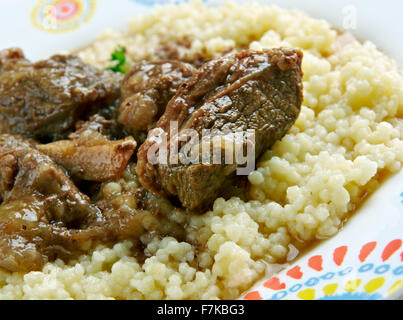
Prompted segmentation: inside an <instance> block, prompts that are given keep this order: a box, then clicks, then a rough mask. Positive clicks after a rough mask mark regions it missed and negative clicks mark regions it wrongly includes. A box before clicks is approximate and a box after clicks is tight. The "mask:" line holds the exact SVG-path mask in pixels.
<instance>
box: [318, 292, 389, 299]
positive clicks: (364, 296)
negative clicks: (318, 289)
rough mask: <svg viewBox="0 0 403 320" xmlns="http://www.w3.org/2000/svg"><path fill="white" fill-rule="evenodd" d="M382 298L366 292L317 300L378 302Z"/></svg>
mask: <svg viewBox="0 0 403 320" xmlns="http://www.w3.org/2000/svg"><path fill="white" fill-rule="evenodd" d="M379 299H382V296H381V295H380V294H378V293H375V294H368V293H366V292H354V293H353V292H345V293H342V294H336V295H334V296H324V297H322V298H319V299H318V300H379Z"/></svg>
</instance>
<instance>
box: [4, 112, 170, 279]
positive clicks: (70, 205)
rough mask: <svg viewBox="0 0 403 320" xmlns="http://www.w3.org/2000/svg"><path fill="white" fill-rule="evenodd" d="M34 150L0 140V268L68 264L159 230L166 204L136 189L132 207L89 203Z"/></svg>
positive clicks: (15, 139)
mask: <svg viewBox="0 0 403 320" xmlns="http://www.w3.org/2000/svg"><path fill="white" fill-rule="evenodd" d="M98 120H99V121H100V119H98ZM92 124H93V125H94V123H92ZM82 127H83V128H85V127H86V125H84V124H83V125H82ZM37 147H39V145H37V143H35V142H34V141H31V140H27V139H25V138H23V137H22V136H14V135H9V134H2V135H0V163H1V164H2V166H1V167H0V195H1V200H2V203H1V205H0V268H4V269H6V270H9V271H19V272H27V271H32V270H40V269H41V268H42V267H43V265H44V264H45V263H46V262H48V261H52V260H54V259H56V258H61V259H64V260H68V259H71V258H73V257H76V256H78V255H80V254H82V253H84V252H87V251H88V250H89V249H90V248H92V247H93V246H95V245H96V244H99V243H102V244H109V243H114V242H116V241H121V240H126V239H128V240H131V241H133V242H136V241H137V240H138V238H139V236H140V235H142V234H143V233H144V232H145V231H155V230H157V229H158V228H159V223H158V219H157V218H156V215H158V214H159V213H160V210H161V209H162V208H163V206H162V203H163V201H164V199H161V200H158V199H157V198H155V197H152V196H151V195H150V196H146V194H147V192H146V191H145V190H142V189H141V188H139V189H138V190H135V191H134V192H132V193H128V194H127V195H125V196H126V197H127V199H126V200H127V201H129V202H135V203H137V206H135V207H133V208H131V207H128V206H116V205H114V202H113V201H104V200H102V199H101V200H98V201H97V202H96V203H92V202H91V201H90V199H89V198H88V197H87V196H86V195H84V194H83V193H81V192H80V191H79V190H78V189H77V187H76V186H75V185H74V184H73V183H72V182H71V181H70V179H69V178H68V177H67V175H66V174H65V173H64V171H63V170H62V169H61V168H60V167H58V166H57V165H56V164H55V163H54V162H53V161H52V160H51V159H50V158H49V157H48V156H47V155H45V154H43V153H42V152H40V151H38V150H37V149H36V148H37ZM3 164H4V166H3ZM118 200H122V201H123V200H124V199H118ZM160 204H161V205H160ZM164 206H165V207H167V206H170V204H166V203H165V204H164ZM170 208H171V207H170Z"/></svg>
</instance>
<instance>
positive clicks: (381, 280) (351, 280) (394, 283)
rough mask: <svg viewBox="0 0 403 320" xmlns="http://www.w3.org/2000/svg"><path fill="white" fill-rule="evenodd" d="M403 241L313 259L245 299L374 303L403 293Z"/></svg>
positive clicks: (344, 249)
mask: <svg viewBox="0 0 403 320" xmlns="http://www.w3.org/2000/svg"><path fill="white" fill-rule="evenodd" d="M402 244H403V240H402V239H400V238H399V239H393V240H391V241H389V242H387V243H384V242H381V241H370V242H367V243H365V244H363V245H362V246H361V248H360V250H359V251H358V252H357V250H352V249H351V248H350V247H349V246H348V245H343V246H339V247H337V248H335V249H334V250H333V254H332V255H324V254H318V255H313V256H310V257H309V258H307V259H304V261H303V262H302V263H300V264H296V265H293V266H291V267H289V268H288V269H286V270H285V271H284V272H281V275H277V276H274V277H271V278H270V279H268V280H266V281H265V282H264V283H263V286H261V287H259V288H258V289H256V290H253V291H250V292H248V293H247V294H245V295H244V296H243V299H246V300H262V299H266V300H279V299H302V300H314V299H318V300H375V299H387V298H390V297H391V296H393V295H394V294H395V293H396V292H398V291H399V290H401V289H403V251H401V252H400V253H399V250H400V249H401V248H402Z"/></svg>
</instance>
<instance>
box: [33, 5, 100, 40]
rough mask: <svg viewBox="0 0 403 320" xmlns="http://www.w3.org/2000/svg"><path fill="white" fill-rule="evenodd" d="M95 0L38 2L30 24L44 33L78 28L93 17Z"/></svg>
mask: <svg viewBox="0 0 403 320" xmlns="http://www.w3.org/2000/svg"><path fill="white" fill-rule="evenodd" d="M95 9H96V0H40V1H39V2H38V3H37V4H36V6H35V7H34V9H33V10H32V12H31V21H32V24H33V25H34V26H35V27H36V28H38V29H40V30H42V31H46V32H51V33H60V32H67V31H71V30H74V29H77V28H79V27H80V26H81V25H82V24H84V23H86V22H88V21H89V20H90V19H91V17H92V16H93V15H94V12H95Z"/></svg>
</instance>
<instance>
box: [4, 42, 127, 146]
mask: <svg viewBox="0 0 403 320" xmlns="http://www.w3.org/2000/svg"><path fill="white" fill-rule="evenodd" d="M120 81H121V75H119V74H116V73H113V72H111V71H103V70H99V69H97V68H95V67H92V66H90V65H87V64H85V63H83V62H82V61H81V60H80V59H79V58H78V57H76V56H73V55H55V56H52V57H51V58H49V59H47V60H43V61H39V62H37V63H31V62H29V61H28V60H27V59H25V57H24V54H23V53H22V51H21V50H19V49H6V50H3V51H1V52H0V132H2V133H13V134H22V135H24V136H26V137H30V138H36V139H45V140H56V139H60V138H64V137H66V136H67V134H68V133H69V132H71V130H72V129H74V126H75V123H76V121H77V120H80V119H84V118H87V117H88V116H89V115H90V114H92V113H95V111H97V110H98V109H99V108H102V107H105V106H108V105H110V104H113V103H114V102H115V101H116V99H117V98H118V97H119V95H120V88H119V86H120Z"/></svg>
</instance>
